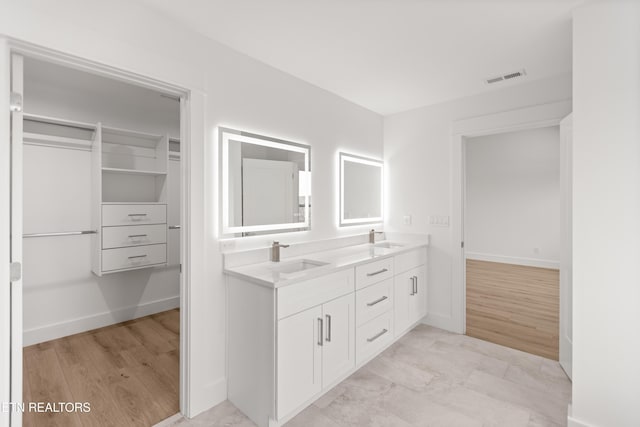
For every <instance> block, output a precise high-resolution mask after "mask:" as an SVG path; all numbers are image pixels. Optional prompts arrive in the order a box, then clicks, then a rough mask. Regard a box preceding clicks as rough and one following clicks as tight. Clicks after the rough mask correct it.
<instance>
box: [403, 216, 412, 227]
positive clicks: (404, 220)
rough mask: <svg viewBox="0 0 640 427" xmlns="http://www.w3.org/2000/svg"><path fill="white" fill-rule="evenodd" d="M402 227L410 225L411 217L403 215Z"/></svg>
mask: <svg viewBox="0 0 640 427" xmlns="http://www.w3.org/2000/svg"><path fill="white" fill-rule="evenodd" d="M402 225H411V215H405V216H403V217H402Z"/></svg>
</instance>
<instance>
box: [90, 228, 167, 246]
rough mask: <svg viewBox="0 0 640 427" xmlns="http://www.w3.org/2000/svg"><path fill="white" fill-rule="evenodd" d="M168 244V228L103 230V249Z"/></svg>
mask: <svg viewBox="0 0 640 427" xmlns="http://www.w3.org/2000/svg"><path fill="white" fill-rule="evenodd" d="M158 243H167V226H166V225H165V224H156V225H128V226H122V227H104V228H103V229H102V249H112V248H123V247H128V246H141V245H154V244H158Z"/></svg>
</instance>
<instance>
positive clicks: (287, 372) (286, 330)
mask: <svg viewBox="0 0 640 427" xmlns="http://www.w3.org/2000/svg"><path fill="white" fill-rule="evenodd" d="M323 322H324V320H323V318H322V307H321V306H317V307H313V308H310V309H308V310H305V311H303V312H301V313H298V314H294V315H293V316H289V317H286V318H284V319H281V320H279V321H278V357H277V359H278V362H277V365H278V373H277V376H278V383H277V393H278V398H277V404H278V408H277V412H278V413H277V417H278V418H282V417H284V416H286V415H287V414H288V413H290V412H291V411H293V410H294V409H296V408H297V407H298V406H300V405H302V404H303V403H304V402H306V401H307V400H309V399H311V398H312V397H313V396H314V395H316V394H317V393H319V392H320V390H321V387H322V383H321V381H322V371H321V369H322V345H321V344H322V341H321V340H322V339H323V333H322V331H321V329H322V327H323V326H324V325H323Z"/></svg>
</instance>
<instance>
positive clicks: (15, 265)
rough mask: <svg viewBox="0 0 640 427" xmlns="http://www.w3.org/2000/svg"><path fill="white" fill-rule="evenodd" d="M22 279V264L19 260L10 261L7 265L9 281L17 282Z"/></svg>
mask: <svg viewBox="0 0 640 427" xmlns="http://www.w3.org/2000/svg"><path fill="white" fill-rule="evenodd" d="M20 279H22V264H20V263H19V262H12V263H11V264H10V265H9V281H10V282H17V281H18V280H20Z"/></svg>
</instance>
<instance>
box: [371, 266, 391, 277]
mask: <svg viewBox="0 0 640 427" xmlns="http://www.w3.org/2000/svg"><path fill="white" fill-rule="evenodd" d="M387 271H389V270H388V269H386V268H383V269H382V270H378V271H374V272H373V273H367V277H371V276H376V275H378V274H382V273H386V272H387Z"/></svg>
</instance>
